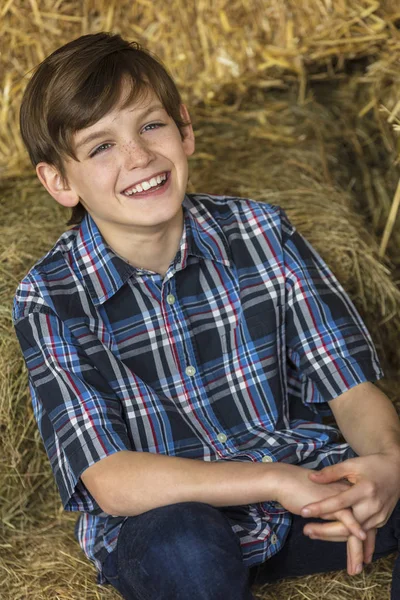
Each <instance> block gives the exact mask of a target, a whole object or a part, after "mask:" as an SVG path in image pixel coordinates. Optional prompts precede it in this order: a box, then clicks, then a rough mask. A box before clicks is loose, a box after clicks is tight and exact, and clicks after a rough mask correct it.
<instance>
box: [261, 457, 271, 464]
mask: <svg viewBox="0 0 400 600" xmlns="http://www.w3.org/2000/svg"><path fill="white" fill-rule="evenodd" d="M273 461H274V459H273V458H272V457H271V456H263V457H262V459H261V462H263V463H266V462H273Z"/></svg>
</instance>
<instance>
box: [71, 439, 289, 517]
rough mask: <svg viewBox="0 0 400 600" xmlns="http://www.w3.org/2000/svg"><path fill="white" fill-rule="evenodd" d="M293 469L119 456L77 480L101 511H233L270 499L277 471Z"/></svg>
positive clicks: (145, 455) (274, 495)
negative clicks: (181, 506) (180, 507)
mask: <svg viewBox="0 0 400 600" xmlns="http://www.w3.org/2000/svg"><path fill="white" fill-rule="evenodd" d="M297 468H299V467H293V466H291V465H281V464H279V463H268V464H264V463H241V462H234V461H229V462H228V461H217V462H205V461H202V460H193V459H187V458H177V457H170V456H164V455H160V454H152V453H149V452H129V451H123V452H118V453H116V454H113V455H112V456H109V457H107V458H105V459H103V460H101V461H99V463H96V464H95V465H93V466H92V467H90V468H89V469H88V470H87V471H85V472H84V473H83V474H82V477H81V479H82V481H83V482H84V484H85V485H86V486H87V487H88V489H89V490H90V492H91V493H92V495H93V496H94V497H95V499H96V500H97V502H98V503H99V505H100V506H101V508H102V509H103V510H104V511H105V512H107V513H109V514H113V515H123V516H133V515H138V514H141V513H143V512H146V511H148V510H151V509H153V508H158V507H160V506H165V505H168V504H176V503H177V502H204V503H206V504H211V505H212V506H236V505H242V504H252V503H256V502H262V501H267V500H275V499H277V495H278V494H277V489H278V488H279V481H280V475H279V474H280V473H281V471H282V470H283V471H285V472H286V471H287V470H290V469H297Z"/></svg>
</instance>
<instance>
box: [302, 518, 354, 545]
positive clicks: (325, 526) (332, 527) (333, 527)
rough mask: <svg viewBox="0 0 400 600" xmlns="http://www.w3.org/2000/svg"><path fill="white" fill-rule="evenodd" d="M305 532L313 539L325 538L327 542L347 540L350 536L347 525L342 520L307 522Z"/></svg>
mask: <svg viewBox="0 0 400 600" xmlns="http://www.w3.org/2000/svg"><path fill="white" fill-rule="evenodd" d="M303 533H304V535H306V536H308V537H309V538H310V539H312V540H325V541H327V542H347V540H348V538H349V537H350V534H349V531H348V529H347V527H345V526H344V525H343V523H341V522H340V521H330V522H329V523H318V522H316V521H314V522H312V523H307V525H306V526H305V527H304V528H303Z"/></svg>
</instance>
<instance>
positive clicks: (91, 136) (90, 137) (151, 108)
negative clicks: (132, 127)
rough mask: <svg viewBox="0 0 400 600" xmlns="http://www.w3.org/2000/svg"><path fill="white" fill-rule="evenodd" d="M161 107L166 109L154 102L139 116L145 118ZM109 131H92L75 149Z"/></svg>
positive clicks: (107, 133) (105, 134)
mask: <svg viewBox="0 0 400 600" xmlns="http://www.w3.org/2000/svg"><path fill="white" fill-rule="evenodd" d="M160 109H161V110H164V106H163V105H162V104H153V105H152V106H149V107H148V108H147V109H146V110H145V111H143V113H141V114H140V115H139V118H140V119H143V118H144V117H147V115H149V114H150V113H152V112H155V111H156V110H160ZM134 110H135V109H134V108H133V109H132V110H130V111H129V112H133V111H134ZM109 133H110V129H103V130H102V131H94V132H93V133H90V134H89V135H87V136H86V137H84V138H83V140H81V141H80V142H78V143H77V144H76V146H75V150H79V148H82V146H86V145H87V144H89V142H93V141H94V140H97V139H100V138H102V137H104V136H107V135H109Z"/></svg>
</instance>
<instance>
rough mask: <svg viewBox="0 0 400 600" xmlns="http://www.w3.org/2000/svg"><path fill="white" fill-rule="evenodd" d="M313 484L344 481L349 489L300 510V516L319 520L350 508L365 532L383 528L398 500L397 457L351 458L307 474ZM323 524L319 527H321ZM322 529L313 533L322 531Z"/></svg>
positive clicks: (399, 460) (399, 470)
mask: <svg viewBox="0 0 400 600" xmlns="http://www.w3.org/2000/svg"><path fill="white" fill-rule="evenodd" d="M309 477H310V479H311V480H312V481H314V482H318V483H320V484H325V485H329V486H330V485H332V482H339V481H340V480H343V479H346V480H347V481H349V482H350V483H351V484H352V486H351V487H349V488H347V489H345V490H343V491H342V492H341V493H338V494H336V495H335V496H331V495H330V497H329V498H326V499H322V500H320V501H317V502H313V503H311V504H308V505H306V506H304V508H303V509H302V510H301V515H302V516H303V517H307V518H308V517H320V518H324V517H325V515H328V514H332V513H334V512H336V511H340V510H343V509H344V508H352V509H353V512H354V516H355V518H356V519H357V520H358V521H359V523H360V524H361V525H362V526H363V529H364V530H365V531H368V530H369V529H375V528H377V527H382V526H383V525H384V524H385V523H386V522H387V520H388V518H389V517H390V515H391V514H392V511H393V509H394V507H395V506H396V504H397V502H398V500H399V497H400V456H399V454H397V453H391V454H383V453H382V454H372V455H370V456H362V457H358V458H351V459H349V460H346V461H344V462H342V463H338V464H336V465H333V466H331V467H326V468H325V469H322V470H321V471H319V472H318V471H313V472H310V474H309ZM323 527H324V525H323V524H322V525H321V528H323ZM321 528H317V529H315V532H317V531H318V532H320V531H322V529H321Z"/></svg>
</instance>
